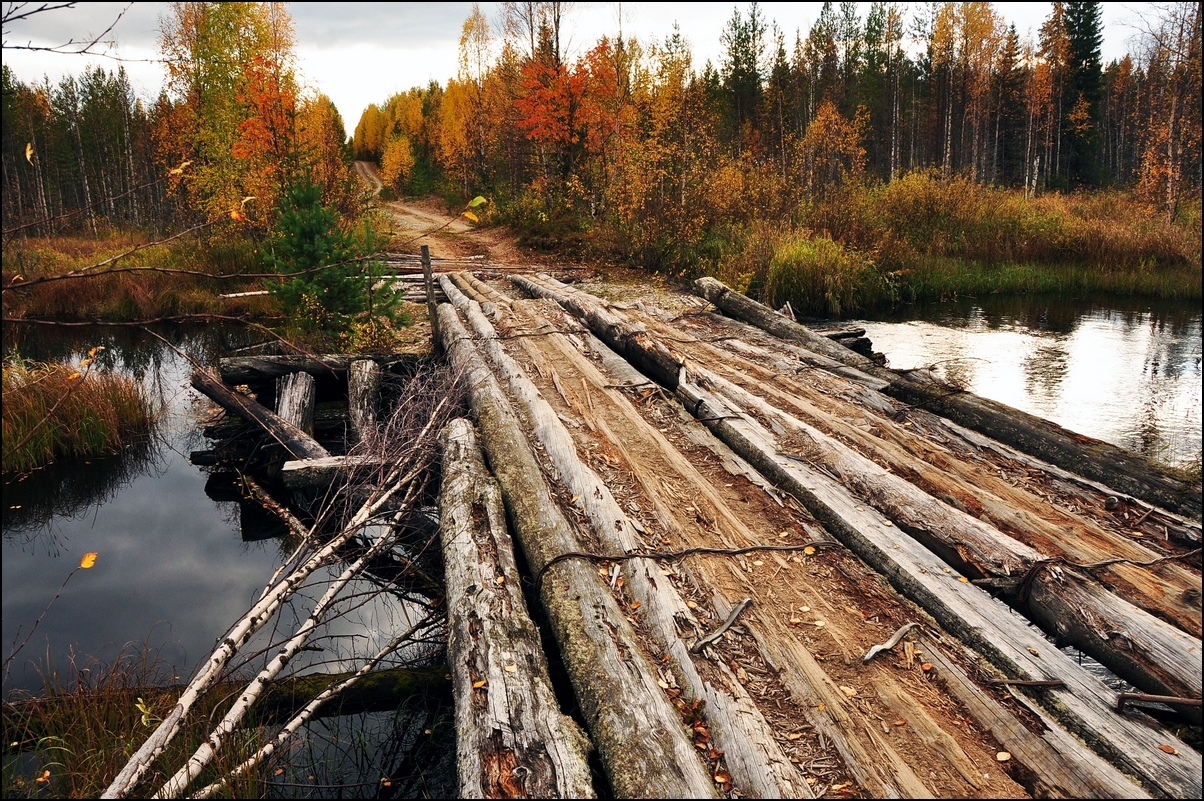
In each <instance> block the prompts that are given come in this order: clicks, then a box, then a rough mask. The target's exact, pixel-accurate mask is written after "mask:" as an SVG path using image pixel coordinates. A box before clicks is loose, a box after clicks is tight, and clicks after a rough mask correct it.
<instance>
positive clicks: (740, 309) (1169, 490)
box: [694, 278, 1201, 519]
mask: <svg viewBox="0 0 1204 801" xmlns="http://www.w3.org/2000/svg"><path fill="white" fill-rule="evenodd" d="M694 287H695V291H696V292H697V293H698V294H700V295H701V296H703V297H705V298H706V299H707V300H709V301H710V302H711V303H714V304H715V306H717V307H718V308H719V309H721V310H723V312H724V313H726V314H729V315H731V316H732V317H735V318H737V319H739V320H743V321H745V322H747V323H751V324H752V325H755V326H757V327H758V328H761V329H764V330H765V331H768V332H769V333H771V334H773V335H774V336H777V337H780V338H782V339H789V340H793V341H795V342H800V343H802V344H803V345H805V346H806V347H807V348H808V349H810V350H814V351H816V352H817V353H821V354H823V355H825V356H829V357H831V358H833V359H836V360H837V361H839V362H841V363H842V364H846V365H849V366H852V367H856V368H857V369H859V370H864V371H865V372H867V373H869V374H871V375H874V376H877V377H879V378H883V379H885V380H888V381H889V382H890V384H889V386H888V387H887V388H886V389H885V390H884V391H885V392H886V393H887V394H888V395H891V396H892V397H894V398H898V399H899V400H901V401H903V402H904V403H909V404H912V405H914V406H922V407H923V408H925V409H928V410H930V411H933V412H936V413H937V414H939V415H942V416H944V417H948V418H949V419H950V420H953V421H954V422H957V423H959V424H960V425H963V426H966V427H967V428H971V429H974V430H975V431H979V432H981V433H983V434H986V435H987V436H989V437H992V438H994V439H997V440H999V441H1000V442H1004V443H1007V444H1008V445H1011V446H1013V447H1015V448H1018V449H1020V450H1022V451H1024V452H1025V453H1029V454H1032V455H1033V456H1037V457H1039V458H1041V459H1044V460H1046V461H1048V462H1052V463H1053V464H1055V465H1058V466H1059V467H1063V468H1065V469H1067V470H1070V471H1071V472H1074V473H1078V474H1080V475H1083V476H1086V477H1088V478H1092V479H1095V480H1097V481H1102V482H1103V483H1105V484H1107V485H1108V486H1111V487H1114V488H1116V489H1117V490H1120V491H1121V492H1123V493H1125V494H1129V495H1135V496H1137V497H1138V498H1142V499H1144V500H1146V501H1149V502H1150V503H1153V504H1157V505H1159V506H1164V507H1166V508H1168V509H1171V510H1173V511H1176V512H1181V513H1183V514H1187V515H1190V516H1192V517H1194V518H1196V519H1199V517H1200V508H1201V494H1200V485H1199V484H1198V483H1192V482H1190V481H1185V480H1184V479H1182V478H1181V477H1180V476H1178V475H1176V474H1174V473H1173V472H1172V471H1171V470H1169V469H1168V468H1166V467H1164V466H1162V465H1160V464H1157V463H1155V462H1152V461H1150V460H1149V459H1146V458H1145V457H1143V456H1141V455H1140V454H1136V453H1133V452H1131V451H1127V450H1124V449H1123V448H1118V447H1116V446H1115V445H1111V444H1109V443H1106V442H1102V441H1100V440H1097V439H1094V438H1092V437H1086V436H1083V435H1082V434H1076V433H1074V432H1073V431H1067V430H1066V429H1064V428H1062V427H1061V426H1059V425H1057V424H1055V423H1052V422H1050V421H1048V420H1043V419H1041V418H1039V417H1036V416H1034V415H1031V414H1028V413H1026V412H1022V411H1020V410H1019V409H1013V408H1012V407H1010V406H1007V405H1006V404H1003V403H999V402H998V401H993V400H989V399H987V398H982V397H979V396H977V395H974V394H972V393H969V392H964V391H961V390H958V389H957V388H955V387H951V386H949V385H947V384H944V383H943V382H940V381H938V380H937V379H936V378H935V377H933V376H931V375H926V374H925V372H924V371H918V370H917V371H911V372H910V373H909V374H908V375H907V376H901V375H899V374H898V373H895V372H893V371H890V370H886V369H885V368H880V367H878V366H876V365H874V364H873V363H872V362H870V360H869V359H866V358H865V357H864V356H861V355H859V354H855V353H853V352H852V351H850V350H848V349H846V348H844V347H841V346H840V345H837V344H835V343H833V342H831V341H830V340H828V339H826V338H824V337H821V336H818V335H816V334H815V333H813V332H811V331H810V330H809V329H807V328H806V327H805V326H802V325H799V324H798V323H796V322H794V321H792V320H788V319H786V318H785V317H782V316H781V315H780V314H777V313H775V312H774V311H773V310H772V309H770V308H768V307H767V306H763V305H762V304H760V303H757V302H756V301H754V300H751V299H749V298H747V297H745V296H744V295H741V294H740V293H738V292H733V291H732V290H730V289H729V288H728V287H726V286H724V285H723V284H721V283H720V282H718V281H716V280H715V279H713V278H700V279H698V280H697V281H695V282H694Z"/></svg>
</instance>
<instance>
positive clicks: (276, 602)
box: [101, 403, 442, 798]
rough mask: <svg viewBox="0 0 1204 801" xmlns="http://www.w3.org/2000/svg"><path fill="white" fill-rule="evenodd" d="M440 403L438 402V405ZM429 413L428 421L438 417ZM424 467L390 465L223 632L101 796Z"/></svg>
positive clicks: (119, 783)
mask: <svg viewBox="0 0 1204 801" xmlns="http://www.w3.org/2000/svg"><path fill="white" fill-rule="evenodd" d="M441 407H442V403H441V404H440V408H441ZM437 413H438V409H437V410H436V414H433V415H432V421H433V420H434V419H435V417H436V416H437ZM425 434H426V430H425V429H424V431H423V432H422V434H420V435H419V439H421V437H422V436H425ZM424 468H425V465H419V466H417V467H415V468H413V469H411V470H410V471H409V472H408V473H407V474H406V475H405V476H400V477H399V473H400V470H401V466H400V465H396V466H394V467H393V468H392V469H391V470H390V472H389V475H388V476H387V477H386V479H385V481H384V482H383V483H382V490H381V491H379V492H378V493H375V494H374V495H373V496H372V497H370V498H369V499H368V501H367V502H366V503H365V504H364V505H363V506H362V507H360V509H359V511H357V512H356V514H355V515H354V516H353V517H352V518H351V520H350V521H349V522H348V524H347V525H346V526H345V527H344V529H343V530H342V531H341V532H340V533H339V534H338V535H336V536H335V537H333V538H332V539H331V540H330V541H329V542H328V543H327V544H326V545H325V546H323V547H322V548H321V549H319V550H317V551H316V552H315V553H314V554H313V555H312V556H310V557H309V559H307V560H306V561H305V562H304V563H302V564H301V565H300V566H299V567H298V568H297V569H296V570H295V571H293V572H292V573H290V574H289V575H288V576H286V577H285V578H284V579H282V580H280V581H279V582H278V583H277V584H276V585H275V586H273V587H272V589H271V591H270V592H267V593H265V594H264V596H263V597H262V598H260V599H259V600H258V601H257V602H256V603H255V605H254V606H252V607H251V609H250V610H249V611H248V612H247V613H246V614H245V615H244V616H243V617H242V618H241V619H240V620H239V621H238V622H237V623H235V624H234V625H233V626H232V627H231V628H230V630H229V632H228V633H227V635H226V637H225V638H224V639H223V640H222V643H221V644H220V645H219V646H218V647H217V649H216V650H215V651H214V652H213V653H212V654H211V655H210V656H209V657H208V659H206V661H205V663H204V665H203V666H202V667H201V668H200V669H199V670H198V672H197V675H196V676H195V677H194V678H193V679H192V681H191V682H189V684H188V686H187V687H186V688H185V689H184V692H183V693H182V694H181V695H180V699H179V701H177V702H176V706H175V708H174V709H173V710H172V712H171V713H170V714H169V715H168V716H167V718H165V719H164V720H163V722H162V723H160V724H159V726H158V728H156V729H155V731H154V732H152V734H151V735H150V737H148V738H147V739H146V741H145V742H144V743H143V744H142V746H141V747H140V748H139V749H138V750H137V752H135V753H134V755H133V756H132V757H131V758H130V760H129V761H128V762H127V763H126V765H125V767H123V768H122V769H121V771H120V772H119V773H118V774H117V776H116V777H115V778H114V779H113V781H112V783H111V784H110V785H109V787H108V788H107V789H106V790H105V792H104V794H103V795H102V796H101V797H102V798H123V797H125V796H126V795H128V794H129V793H130V792H131V791H132V790H133V789H134V786H135V785H136V784H137V782H138V780H139V779H140V778H141V777H142V775H143V774H144V773H145V772H146V770H147V769H148V768H149V767H150V766H151V764H152V763H153V762H154V761H155V759H157V758H158V756H159V755H160V754H161V753H163V751H164V749H165V748H166V747H167V744H168V743H169V742H171V740H172V738H173V737H175V735H176V733H177V732H178V731H179V727H180V722H181V721H182V719H183V717H184V715H185V714H186V713H187V712H188V710H189V709H190V708H191V707H192V705H193V704H194V703H195V702H196V700H197V698H199V697H200V695H201V694H202V693H203V692H204V691H205V690H206V689H208V688H209V687H210V686H212V685H213V683H214V682H215V681H216V680H217V678H218V675H219V674H220V673H221V670H222V669H223V668H224V667H225V665H226V663H227V662H228V661H229V659H230V657H232V656H233V655H234V654H235V653H236V652H237V651H238V649H239V648H241V647H242V646H243V645H244V644H245V643H246V642H247V640H248V639H250V637H251V635H253V634H254V633H255V632H256V631H258V630H259V629H260V628H262V627H263V625H264V624H265V623H267V621H268V620H270V619H271V617H272V615H274V614H275V612H276V610H278V609H279V608H280V606H281V605H282V604H283V603H284V601H285V600H287V599H288V597H289V596H291V595H292V594H293V593H294V592H295V591H296V589H297V588H298V587H299V586H301V584H303V583H304V582H305V580H306V579H307V578H308V577H309V575H310V574H311V573H313V571H315V570H317V569H318V568H319V567H320V566H321V565H322V564H324V563H325V561H326V560H328V559H329V558H330V557H331V556H333V555H334V553H335V552H336V551H337V550H338V548H340V547H341V546H342V545H343V544H344V543H346V542H347V540H349V539H350V538H351V537H352V536H353V535H354V534H355V533H356V532H357V531H358V530H359V529H360V528H362V527H363V526H364V525H366V524H367V522H368V520H369V519H370V518H371V517H372V516H373V515H374V514H375V513H376V512H377V511H378V510H379V509H380V508H381V507H382V506H384V505H385V504H386V503H387V502H388V501H389V499H390V498H392V497H393V495H394V494H396V493H397V492H398V491H399V490H401V489H408V490H409V492H408V494H407V498H406V500H405V502H404V503H403V506H404V505H408V503H409V502H410V501H411V500H412V496H413V495H414V492H413V487H411V484H412V482H413V481H414V479H415V478H416V477H417V476H419V475H420V474H421V472H422V470H423V469H424Z"/></svg>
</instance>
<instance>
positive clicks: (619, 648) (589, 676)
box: [438, 304, 716, 798]
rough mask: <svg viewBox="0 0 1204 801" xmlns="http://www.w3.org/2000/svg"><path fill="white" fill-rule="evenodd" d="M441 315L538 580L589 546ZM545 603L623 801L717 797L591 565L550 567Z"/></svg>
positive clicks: (497, 390)
mask: <svg viewBox="0 0 1204 801" xmlns="http://www.w3.org/2000/svg"><path fill="white" fill-rule="evenodd" d="M438 314H439V317H440V320H439V322H440V324H441V325H440V335H441V336H442V337H443V345H444V348H445V352H446V353H447V354H448V356H449V359H450V361H451V364H452V365H453V366H454V367H456V369H457V370H459V371H460V372H461V373H462V374H463V375H464V376H465V378H466V382H467V384H468V387H469V400H470V403H471V406H472V410H473V414H474V416H475V417H476V419H477V425H478V427H479V429H480V435H481V443H482V445H483V447H484V449H485V451H486V453H487V454H488V456H489V462H490V466H491V467H492V469H493V472H494V476H495V477H496V478H497V481H498V485H499V486H500V487H501V490H502V497H503V501H504V502H505V504H506V508H507V512H508V513H509V516H510V519H511V522H512V524H513V526H514V534H515V537H516V539H517V540H518V541H519V544H520V545H521V546H522V548H523V551H524V553H525V555H526V557H527V562H528V564H529V565H530V566H531V569H532V570H533V571H535V572H536V573H538V572H539V571H540V570H542V568H543V567H544V566H545V565H547V564H548V563H549V562H551V561H552V559H554V558H555V557H557V556H559V555H560V554H563V553H567V552H569V551H579V550H583V547H582V545H581V543H580V542H579V540H578V538H577V536H576V534H575V533H574V531H573V529H572V528H571V527H570V526H569V524H568V521H567V520H565V518H564V515H563V514H562V513H561V511H560V508H559V506H558V505H557V504H556V503H555V502H554V501H553V500H552V497H551V493H550V492H549V490H548V486H547V483H546V482H545V481H544V477H543V474H542V471H541V470H540V467H539V465H538V463H537V462H536V461H535V457H534V455H533V453H532V451H531V448H530V446H529V445H528V443H527V440H526V436H525V435H524V434H523V431H522V428H521V427H520V425H519V422H518V418H517V417H516V416H515V413H514V411H513V409H512V408H511V406H510V402H509V401H508V400H507V399H506V396H505V395H504V394H503V392H502V390H501V387H500V386H499V385H498V382H497V379H496V378H494V376H493V374H492V373H491V372H490V370H489V368H488V367H487V366H486V365H485V362H484V360H483V359H482V357H481V355H480V353H479V352H478V351H477V349H476V347H475V346H474V345H473V343H472V340H471V337H470V335H469V333H468V331H466V330H465V328H464V326H463V324H461V322H460V320H459V318H458V317H457V315H456V311H455V309H453V308H452V307H451V306H450V305H449V304H442V305H440V306H439V307H438ZM540 598H541V600H542V602H543V606H544V609H545V611H546V612H547V614H548V620H549V623H550V624H551V627H552V630H553V634H554V636H555V637H556V640H557V643H558V644H559V646H560V649H561V655H562V657H563V659H564V663H565V669H566V672H567V673H568V675H569V679H570V681H571V682H572V685H573V690H574V693H575V695H576V697H577V701H578V703H579V704H580V706H581V710H582V713H583V714H584V717H585V720H586V724H587V726H588V728H589V732H590V734H591V736H592V738H593V741H594V745H595V747H597V749H598V752H599V755H600V757H601V759H602V763H603V766H604V768H605V769H606V772H607V776H608V777H609V779H610V783H611V787H612V788H613V789H614V792H615V793H616V795H618V796H620V797H626V798H640V797H643V798H682V797H697V798H713V797H715V795H716V791H715V786H714V782H713V780H712V778H711V776H710V774H709V772H708V771H707V770H706V769H705V767H704V766H703V764H702V762H701V760H700V759H699V758H698V756H697V755H696V754H695V750H696V749H694V747H693V746H692V744H691V742H690V740H689V739H688V738H687V737H686V733H685V731H684V730H683V727H682V724H681V719H680V717H679V716H678V713H677V711H676V710H675V709H674V708H673V707H672V706H671V705H670V704H669V702H668V700H667V699H666V697H665V695H664V693H663V692H662V691H661V689H660V687H658V685H657V681H658V678H657V675H656V673H655V671H654V670H653V669H652V667H651V665H649V664H648V661H647V659H646V657H644V655H643V653H642V651H641V648H640V646H639V644H638V640H637V638H636V636H635V632H634V631H632V629H631V626H630V624H629V623H628V622H627V620H626V619H625V617H624V614H623V612H622V611H621V610H620V609H619V607H618V605H617V604H616V603H615V600H614V598H613V596H612V595H611V594H610V592H609V590H608V589H607V587H606V585H605V584H604V583H603V582H602V581H601V580H600V579H599V577H598V575H597V573H596V572H595V571H594V568H593V566H592V565H590V564H588V563H585V562H581V561H579V560H568V561H564V562H560V563H558V564H556V565H553V566H552V567H551V568H550V569H549V570H548V571H547V573H546V575H544V577H543V581H542V583H541V586H540Z"/></svg>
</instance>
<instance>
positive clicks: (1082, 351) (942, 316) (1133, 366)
mask: <svg viewBox="0 0 1204 801" xmlns="http://www.w3.org/2000/svg"><path fill="white" fill-rule="evenodd" d="M1200 318H1201V313H1200V305H1199V303H1196V302H1187V303H1168V302H1162V303H1150V302H1148V301H1147V302H1137V301H1133V302H1127V301H1125V300H1123V299H1120V300H1118V299H1116V298H1108V299H1107V300H1102V299H1101V300H1092V299H1070V298H1052V299H1051V298H1034V297H1020V298H1006V299H997V298H963V299H961V300H959V301H952V302H943V303H932V304H928V305H924V306H915V307H910V308H907V309H903V310H900V311H899V312H898V313H896V315H895V317H894V319H892V320H886V321H858V324H859V325H864V327H865V328H866V331H867V334H868V336H869V337H870V338H871V339H872V340H873V343H874V349H875V350H878V351H881V352H882V353H885V354H886V356H887V358H888V359H889V360H890V361H889V364H890V366H891V367H894V368H898V369H908V368H914V367H923V366H927V365H934V364H935V365H936V368H935V369H936V371H937V372H938V373H940V374H942V375H943V376H944V377H946V378H947V379H949V380H951V381H954V382H955V383H957V384H959V385H961V386H964V387H965V388H966V389H968V390H970V391H971V392H975V393H977V394H979V395H983V396H984V397H988V398H992V399H994V400H998V401H1001V402H1003V403H1007V404H1009V405H1011V406H1014V407H1016V408H1018V409H1023V410H1024V411H1026V412H1030V413H1032V414H1035V415H1038V416H1040V417H1045V418H1048V419H1050V420H1053V421H1054V422H1056V423H1058V424H1059V425H1062V426H1064V427H1066V428H1068V429H1071V430H1072V431H1077V432H1079V433H1082V434H1087V435H1090V436H1093V437H1098V438H1099V439H1102V440H1105V441H1107V442H1111V443H1113V444H1116V445H1119V446H1122V447H1125V448H1129V449H1131V450H1135V451H1138V452H1140V453H1143V454H1146V455H1148V456H1150V457H1152V458H1154V459H1157V460H1159V461H1163V462H1166V463H1169V464H1174V465H1187V464H1190V463H1192V462H1194V461H1198V460H1199V458H1200V436H1201V435H1200V431H1201V429H1200V405H1201V372H1200V347H1201V328H1200Z"/></svg>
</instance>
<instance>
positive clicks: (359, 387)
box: [347, 359, 380, 441]
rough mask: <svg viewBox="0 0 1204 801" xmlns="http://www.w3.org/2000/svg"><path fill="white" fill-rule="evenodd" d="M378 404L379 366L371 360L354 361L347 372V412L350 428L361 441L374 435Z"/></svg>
mask: <svg viewBox="0 0 1204 801" xmlns="http://www.w3.org/2000/svg"><path fill="white" fill-rule="evenodd" d="M379 402H380V365H378V364H377V363H376V362H375V361H373V360H372V359H356V360H355V361H353V362H352V363H351V367H350V368H349V369H348V371H347V411H348V414H349V416H350V417H351V428H352V430H353V431H354V432H355V436H356V437H357V438H358V439H360V440H361V441H362V440H365V439H371V438H372V437H373V436H374V435H375V433H376V414H377V404H378V403H379Z"/></svg>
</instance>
